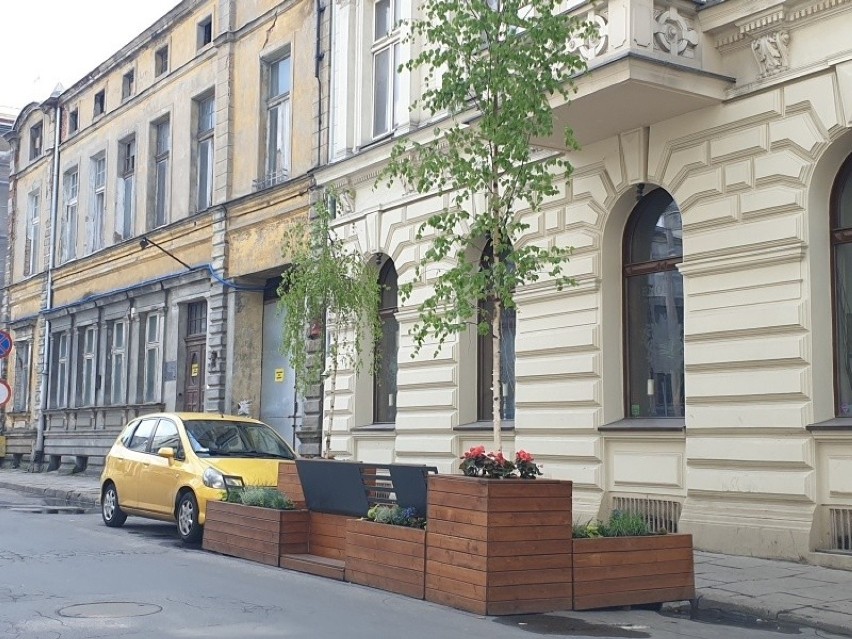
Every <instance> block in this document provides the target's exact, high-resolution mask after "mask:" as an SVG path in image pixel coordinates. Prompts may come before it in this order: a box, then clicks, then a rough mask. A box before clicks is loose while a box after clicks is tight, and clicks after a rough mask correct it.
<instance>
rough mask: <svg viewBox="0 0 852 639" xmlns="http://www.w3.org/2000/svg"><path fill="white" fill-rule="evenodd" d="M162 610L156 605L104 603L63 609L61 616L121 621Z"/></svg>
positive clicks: (125, 602)
mask: <svg viewBox="0 0 852 639" xmlns="http://www.w3.org/2000/svg"><path fill="white" fill-rule="evenodd" d="M161 610H162V608H161V607H160V606H155V605H154V604H144V603H132V602H127V601H104V602H101V603H88V604H75V605H73V606H68V607H67V608H62V609H61V610H60V611H59V614H60V615H62V616H63V617H74V618H75V619H121V618H124V617H144V616H145V615H154V614H157V613H158V612H160V611H161Z"/></svg>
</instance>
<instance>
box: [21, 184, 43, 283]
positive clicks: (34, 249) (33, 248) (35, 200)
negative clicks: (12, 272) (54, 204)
mask: <svg viewBox="0 0 852 639" xmlns="http://www.w3.org/2000/svg"><path fill="white" fill-rule="evenodd" d="M40 205H41V193H40V191H39V189H35V190H33V191H30V193H29V194H28V195H27V228H26V240H25V245H24V256H25V262H24V275H34V274H35V273H37V272H38V271H39V268H38V258H39V250H38V249H39V225H40V215H39V206H40Z"/></svg>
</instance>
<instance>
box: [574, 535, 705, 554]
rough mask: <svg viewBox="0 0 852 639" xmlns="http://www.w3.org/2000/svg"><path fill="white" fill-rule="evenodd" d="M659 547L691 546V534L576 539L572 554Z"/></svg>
mask: <svg viewBox="0 0 852 639" xmlns="http://www.w3.org/2000/svg"><path fill="white" fill-rule="evenodd" d="M660 548H692V535H689V534H680V533H676V534H671V535H650V536H647V537H599V538H596V539H577V540H575V542H574V554H575V555H579V554H583V553H593V552H625V551H629V550H642V551H645V550H656V549H660Z"/></svg>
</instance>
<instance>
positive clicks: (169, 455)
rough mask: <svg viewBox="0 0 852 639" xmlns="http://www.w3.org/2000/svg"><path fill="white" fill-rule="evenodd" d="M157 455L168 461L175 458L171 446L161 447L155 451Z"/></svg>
mask: <svg viewBox="0 0 852 639" xmlns="http://www.w3.org/2000/svg"><path fill="white" fill-rule="evenodd" d="M157 455H159V456H160V457H165V458H166V459H168V460H170V461H171V460H173V459H174V458H175V449H174V448H172V447H171V446H163V447H162V448H161V449H160V450H158V451H157Z"/></svg>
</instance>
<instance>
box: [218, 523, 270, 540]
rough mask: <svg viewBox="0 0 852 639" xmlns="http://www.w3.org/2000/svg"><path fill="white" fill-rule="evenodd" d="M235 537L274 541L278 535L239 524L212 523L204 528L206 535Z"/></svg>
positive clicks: (267, 530)
mask: <svg viewBox="0 0 852 639" xmlns="http://www.w3.org/2000/svg"><path fill="white" fill-rule="evenodd" d="M215 533H219V534H223V535H233V536H235V537H243V538H246V539H265V540H268V539H273V538H277V537H278V534H277V532H276V531H275V530H270V529H268V528H267V529H262V528H250V527H248V526H244V525H243V524H242V523H239V522H228V521H211V522H210V523H209V524H206V525H205V526H204V535H205V536H207V535H211V534H215Z"/></svg>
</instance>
